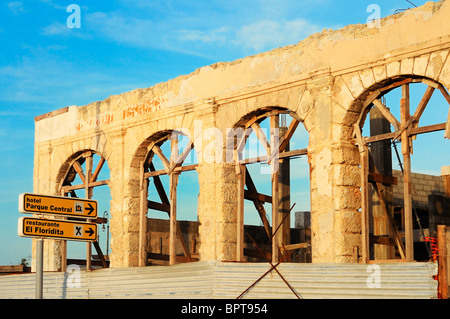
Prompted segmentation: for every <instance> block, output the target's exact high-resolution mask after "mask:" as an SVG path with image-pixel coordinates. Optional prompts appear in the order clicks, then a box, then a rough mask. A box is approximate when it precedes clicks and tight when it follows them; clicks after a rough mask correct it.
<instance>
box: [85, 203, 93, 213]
mask: <svg viewBox="0 0 450 319" xmlns="http://www.w3.org/2000/svg"><path fill="white" fill-rule="evenodd" d="M88 205H89V207H86V210H87V211H88V212H89V213H88V215H90V214H92V212H93V211H94V210H95V209H94V207H92V205H91V203H88Z"/></svg>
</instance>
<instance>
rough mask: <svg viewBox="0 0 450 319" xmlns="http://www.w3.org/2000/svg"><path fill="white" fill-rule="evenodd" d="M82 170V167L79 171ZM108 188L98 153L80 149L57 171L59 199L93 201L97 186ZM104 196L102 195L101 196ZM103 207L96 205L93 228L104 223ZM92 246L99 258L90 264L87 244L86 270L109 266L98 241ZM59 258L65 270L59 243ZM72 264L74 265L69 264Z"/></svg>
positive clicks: (104, 164)
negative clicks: (62, 197)
mask: <svg viewBox="0 0 450 319" xmlns="http://www.w3.org/2000/svg"><path fill="white" fill-rule="evenodd" d="M83 166H84V167H83ZM74 182H75V183H78V184H76V185H72V183H74ZM109 184H110V176H109V168H108V164H107V161H106V159H105V157H103V155H102V154H101V153H99V152H96V151H94V150H91V149H84V150H80V151H77V152H75V153H74V154H72V155H71V156H69V157H68V159H67V160H66V161H65V162H64V163H63V164H62V165H61V167H60V169H59V171H58V177H57V193H58V194H60V195H61V196H70V197H80V198H87V199H95V198H93V197H94V194H93V193H94V192H93V191H94V188H96V187H100V186H109ZM76 190H82V191H84V196H83V195H81V196H79V194H76V192H75V191H76ZM102 195H103V196H105V194H102ZM107 206H108V205H107V204H105V203H104V202H103V203H101V202H100V203H99V211H98V218H97V219H95V220H93V221H92V222H93V223H96V224H105V223H108V218H106V217H107V216H103V215H102V213H103V211H104V210H103V209H102V208H107ZM106 236H107V238H108V239H107V240H105V241H106V243H107V245H108V242H109V233H107V234H106ZM93 246H94V248H95V250H96V252H97V256H98V258H99V262H98V261H94V260H91V258H92V254H91V247H92V246H91V243H87V245H86V247H87V253H86V268H87V269H91V266H94V264H98V265H100V266H101V267H104V268H106V267H108V266H109V256H107V255H106V256H105V254H104V253H103V251H102V249H101V247H100V244H99V241H98V240H97V241H95V242H94V243H93ZM106 251H108V252H109V247H106ZM61 255H62V263H61V269H63V270H64V269H65V268H66V266H67V242H66V241H63V242H62V248H61ZM71 262H72V263H74V262H75V261H73V260H72V261H71Z"/></svg>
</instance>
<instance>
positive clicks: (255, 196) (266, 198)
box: [244, 190, 272, 203]
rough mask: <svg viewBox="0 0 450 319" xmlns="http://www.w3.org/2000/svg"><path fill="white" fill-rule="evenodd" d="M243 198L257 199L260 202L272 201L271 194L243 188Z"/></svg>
mask: <svg viewBox="0 0 450 319" xmlns="http://www.w3.org/2000/svg"><path fill="white" fill-rule="evenodd" d="M244 198H245V199H247V200H251V201H255V200H257V201H260V202H261V203H272V196H269V195H265V194H261V193H253V192H251V191H249V190H244Z"/></svg>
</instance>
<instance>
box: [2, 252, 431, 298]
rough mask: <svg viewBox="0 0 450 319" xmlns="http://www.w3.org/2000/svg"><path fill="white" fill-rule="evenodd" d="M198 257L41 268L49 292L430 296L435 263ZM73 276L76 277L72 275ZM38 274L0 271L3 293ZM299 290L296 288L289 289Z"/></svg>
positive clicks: (24, 293) (31, 284)
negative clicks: (167, 262) (73, 269)
mask: <svg viewBox="0 0 450 319" xmlns="http://www.w3.org/2000/svg"><path fill="white" fill-rule="evenodd" d="M269 269H270V265H269V264H267V263H221V262H213V261H212V262H198V263H188V264H178V265H175V266H170V267H169V266H152V267H143V268H110V269H100V270H94V271H80V272H79V273H77V274H76V275H71V274H70V273H57V272H50V273H47V272H45V273H44V286H43V287H44V288H43V290H44V291H43V295H44V298H56V299H88V298H121V299H123V298H163V299H172V298H176V299H197V298H198V299H210V298H216V299H236V298H237V297H238V296H240V295H241V294H242V293H243V292H244V291H245V290H246V289H247V288H249V287H250V286H251V285H252V284H253V283H255V282H256V281H257V280H259V279H260V281H259V282H257V283H256V284H255V285H254V287H252V288H251V289H249V290H248V292H247V293H246V294H245V295H243V296H242V297H243V298H251V299H278V298H281V299H289V298H297V296H296V294H297V295H298V296H300V297H301V298H303V299H333V298H339V299H345V298H355V299H370V298H383V299H392V298H400V299H410V298H418V299H432V298H436V297H437V285H438V284H437V281H436V280H435V279H433V276H434V275H436V274H437V264H435V263H391V264H379V265H365V264H288V263H283V264H280V265H279V266H278V267H277V270H278V271H279V273H280V274H281V276H282V277H283V278H284V279H285V281H286V282H287V283H288V284H289V286H288V284H286V282H285V281H283V279H282V277H281V276H280V275H279V274H278V273H277V272H276V271H275V270H272V271H270V272H269V273H268V274H267V275H266V276H264V277H263V278H261V277H262V276H263V275H264V274H265V273H266V272H267V271H268V270H269ZM74 278H75V279H74ZM35 280H36V277H35V274H22V275H6V276H0V298H1V299H5V298H13V299H25V298H34V297H35ZM292 290H294V291H295V293H296V294H294V292H293V291H292Z"/></svg>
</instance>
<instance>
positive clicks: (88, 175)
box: [85, 152, 94, 270]
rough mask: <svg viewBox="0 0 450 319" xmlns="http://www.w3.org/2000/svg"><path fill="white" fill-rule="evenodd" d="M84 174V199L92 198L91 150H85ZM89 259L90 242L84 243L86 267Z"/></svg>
mask: <svg viewBox="0 0 450 319" xmlns="http://www.w3.org/2000/svg"><path fill="white" fill-rule="evenodd" d="M85 156H86V175H85V178H86V179H85V184H86V188H85V191H86V195H85V197H86V199H91V198H92V193H93V192H92V190H93V189H92V188H91V187H90V186H89V182H90V181H91V177H92V166H93V161H94V158H93V154H92V152H86V153H85ZM91 259H92V245H91V243H90V242H87V243H86V269H88V270H89V269H91Z"/></svg>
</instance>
